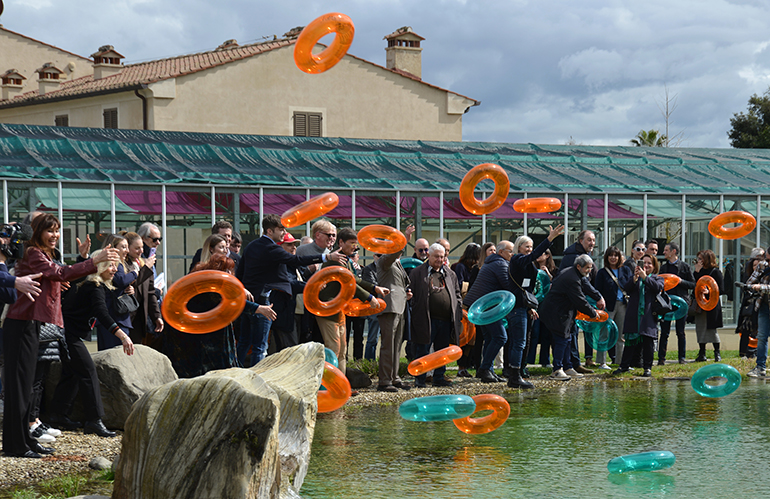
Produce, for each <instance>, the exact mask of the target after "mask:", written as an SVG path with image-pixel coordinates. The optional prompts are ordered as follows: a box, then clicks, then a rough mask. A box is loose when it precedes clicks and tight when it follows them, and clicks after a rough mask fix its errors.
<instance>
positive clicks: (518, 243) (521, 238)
mask: <svg viewBox="0 0 770 499" xmlns="http://www.w3.org/2000/svg"><path fill="white" fill-rule="evenodd" d="M531 242H532V238H531V237H529V236H519V237H517V238H516V242H514V243H513V251H514V252H515V253H518V252H519V247H520V246H521V245H522V244H527V243H531ZM533 244H534V243H533Z"/></svg>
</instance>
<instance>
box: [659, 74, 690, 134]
mask: <svg viewBox="0 0 770 499" xmlns="http://www.w3.org/2000/svg"><path fill="white" fill-rule="evenodd" d="M663 88H664V91H665V100H664V102H663V103H660V102H658V100H657V99H655V103H656V104H657V105H658V109H659V110H660V113H661V114H662V115H663V119H664V120H665V122H666V132H665V134H664V135H663V137H664V139H665V142H664V144H663V147H679V146H680V145H682V141H683V139H684V131H680V132H678V133H676V134H675V135H673V136H672V135H671V134H670V131H669V127H670V126H671V123H672V120H671V115H672V114H674V111H676V108H677V98H678V95H679V94H675V95H674V96H673V97H672V96H671V95H670V94H669V90H668V85H664V87H663Z"/></svg>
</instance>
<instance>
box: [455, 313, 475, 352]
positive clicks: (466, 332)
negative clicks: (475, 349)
mask: <svg viewBox="0 0 770 499" xmlns="http://www.w3.org/2000/svg"><path fill="white" fill-rule="evenodd" d="M475 338H476V325H475V324H474V323H472V322H471V321H469V320H468V312H467V311H465V310H463V332H462V333H460V341H459V345H460V346H461V347H462V346H465V345H467V344H468V343H470V342H471V341H473V340H474V339H475Z"/></svg>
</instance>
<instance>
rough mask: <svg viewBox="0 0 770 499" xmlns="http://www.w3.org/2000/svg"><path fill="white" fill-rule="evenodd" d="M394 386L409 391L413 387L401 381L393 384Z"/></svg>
mask: <svg viewBox="0 0 770 499" xmlns="http://www.w3.org/2000/svg"><path fill="white" fill-rule="evenodd" d="M431 379H432V377H431ZM426 381H427V379H426ZM393 386H395V387H396V388H400V389H402V390H409V389H411V388H412V385H410V384H409V383H404V382H403V381H399V382H398V383H393Z"/></svg>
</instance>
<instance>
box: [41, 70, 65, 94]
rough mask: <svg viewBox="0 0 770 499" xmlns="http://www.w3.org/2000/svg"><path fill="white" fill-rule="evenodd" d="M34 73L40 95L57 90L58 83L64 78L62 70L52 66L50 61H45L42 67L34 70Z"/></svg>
mask: <svg viewBox="0 0 770 499" xmlns="http://www.w3.org/2000/svg"><path fill="white" fill-rule="evenodd" d="M35 73H37V74H38V77H37V84H38V89H39V92H38V93H39V94H40V95H45V94H46V93H48V92H53V91H55V90H59V84H60V83H61V81H62V80H63V79H64V78H62V75H63V74H64V71H62V70H61V69H59V68H57V67H56V66H54V65H53V63H52V62H46V63H45V64H43V67H41V68H38V69H37V70H35Z"/></svg>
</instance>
